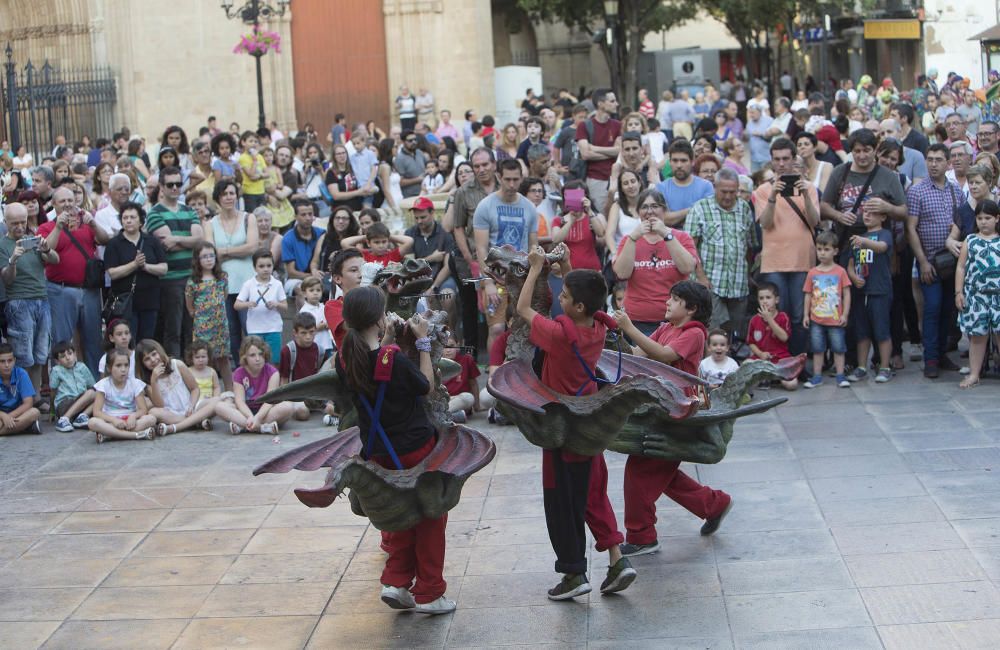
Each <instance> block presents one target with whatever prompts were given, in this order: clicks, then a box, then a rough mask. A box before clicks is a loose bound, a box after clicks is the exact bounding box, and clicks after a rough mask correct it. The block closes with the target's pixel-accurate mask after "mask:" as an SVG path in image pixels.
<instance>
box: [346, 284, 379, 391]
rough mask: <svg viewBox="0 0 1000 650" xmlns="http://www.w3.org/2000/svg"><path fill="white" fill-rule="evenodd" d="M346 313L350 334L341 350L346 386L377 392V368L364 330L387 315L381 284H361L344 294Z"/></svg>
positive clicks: (348, 333)
mask: <svg viewBox="0 0 1000 650" xmlns="http://www.w3.org/2000/svg"><path fill="white" fill-rule="evenodd" d="M343 314H344V325H345V326H346V327H347V335H346V336H345V337H344V344H343V346H341V347H342V349H341V352H340V353H341V356H342V357H343V361H342V365H343V366H344V369H345V370H346V371H347V377H346V378H345V379H346V382H347V387H348V388H350V389H351V390H354V391H356V392H359V393H361V394H363V395H366V396H368V397H371V396H373V395H374V394H375V379H374V377H373V376H372V375H373V372H374V369H373V368H372V363H371V360H370V359H369V352H371V350H370V349H369V348H368V344H367V343H365V339H364V336H363V335H362V332H363V331H365V330H367V329H369V328H370V327H372V326H374V325H376V324H378V322H379V320H381V319H382V317H383V316H384V315H385V294H384V293H383V292H382V290H381V289H379V288H378V287H371V286H368V287H358V288H356V289H354V290H352V291H351V292H349V293H348V294H347V295H346V296H344V311H343Z"/></svg>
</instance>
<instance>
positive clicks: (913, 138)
mask: <svg viewBox="0 0 1000 650" xmlns="http://www.w3.org/2000/svg"><path fill="white" fill-rule="evenodd" d="M903 146H904V147H909V148H910V149H916V150H917V151H919V152H920V153H921V154H922V155H923V156H924V158H926V157H927V148H928V147H930V146H931V143H930V141H929V140H928V139H927V136H926V135H924V134H923V133H921V132H920V131H918V130H916V129H910V132H909V133H907V134H906V137H905V138H903Z"/></svg>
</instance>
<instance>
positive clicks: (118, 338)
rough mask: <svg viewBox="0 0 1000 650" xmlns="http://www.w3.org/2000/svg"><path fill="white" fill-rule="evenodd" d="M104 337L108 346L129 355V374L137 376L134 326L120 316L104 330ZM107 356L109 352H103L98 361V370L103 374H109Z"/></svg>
mask: <svg viewBox="0 0 1000 650" xmlns="http://www.w3.org/2000/svg"><path fill="white" fill-rule="evenodd" d="M104 337H105V345H106V346H108V347H111V348H114V349H115V350H118V351H119V352H124V353H125V354H127V355H128V359H129V365H128V374H129V376H131V377H135V350H133V349H132V328H131V326H130V325H129V324H128V321H127V320H123V319H120V318H118V319H114V320H112V321H111V322H110V323H108V326H107V328H105V330H104ZM107 357H108V355H107V354H102V355H101V359H100V360H99V361H98V362H97V372H98V373H100V374H101V375H103V376H107V375H108V369H107V365H106V363H107Z"/></svg>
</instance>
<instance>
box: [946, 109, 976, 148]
mask: <svg viewBox="0 0 1000 650" xmlns="http://www.w3.org/2000/svg"><path fill="white" fill-rule="evenodd" d="M944 130H945V133H947V134H948V139H947V140H945V141H944V143H945V144H946V145H948V146H951V144H952V143H953V142H966V141H967V138H968V135H967V134H966V126H965V120H964V119H962V116H961V115H959V114H958V113H952V114H950V115H949V116H948V117H946V118H944ZM972 153H973V155H975V153H976V148H975V146H973V148H972Z"/></svg>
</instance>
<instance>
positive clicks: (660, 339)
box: [615, 280, 733, 557]
mask: <svg viewBox="0 0 1000 650" xmlns="http://www.w3.org/2000/svg"><path fill="white" fill-rule="evenodd" d="M711 315H712V295H711V294H710V293H709V291H708V289H706V288H705V287H704V286H702V285H701V284H698V283H697V282H692V281H691V280H684V281H682V282H678V283H677V284H675V285H674V286H673V287H671V289H670V298H669V299H667V312H666V315H665V320H666V322H665V323H663V324H662V325H660V327H659V328H658V329H657V330H656V331H655V332H653V335H652V337H647V336H645V335H644V334H643V333H642V332H640V331H639V329H638V328H637V327H636V326H635V325H634V324H633V323H632V321H631V320H630V319H629V317H628V316H627V315H626V314H625V312H624V311H620V310H619V311H616V312H615V320H616V321H618V326H619V327H620V328H621V330H622V333H623V334H625V336H627V337H629V338H630V339H632V340H633V341H635V342H636V343H637V344H638V347H637V348H634V349H633V352H634V353H635V354H638V355H640V356H647V357H649V358H650V359H655V360H656V361H660V362H662V363H666V364H669V365H671V366H674V367H675V368H678V369H680V370H683V371H684V372H686V373H688V374H690V375H694V376H695V377H697V376H698V364H699V363H701V359H702V357H703V356H704V354H705V340H706V339H707V337H708V330H707V329H706V327H705V324H706V323H708V322H709V319H710V317H711ZM679 467H680V461H676V460H660V459H657V458H646V457H643V456H629V457H628V461H626V463H625V530H626V539H627V541H628V543H626V544H624V545H623V546H622V554H623V555H624V556H626V557H629V556H635V555H645V554H647V553H655V552H657V551H659V550H660V544H659V542H657V541H656V500H657V499H658V498H659V496H660V495H661V494H666V495H667V496H668V497H670V498H671V499H673V500H674V501H676V502H677V503H679V504H680V505H682V506H684V507H685V508H687V509H688V510H689V511H690V512H691V513H692V514H694V515H696V516H697V517H699V518H701V519H704V520H705V524H704V525H703V526H702V527H701V534H702V535H711V534H712V533H714V532H715V531H716V530H717V529H718V528H719V523H720V522H721V521H722V518H723V517H725V516H726V514H728V513H729V509H730V508H732V505H733V499H732V497H730V496H729V495H728V494H726V493H725V492H723V491H722V490H713V489H712V488H710V487H708V486H705V485H701V484H700V483H698V482H697V481H695V480H694V479H693V478H691V477H689V476H688V475H687V474H685V473H684V472H682V471H680V469H679Z"/></svg>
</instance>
